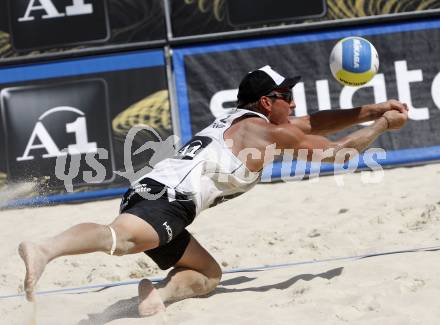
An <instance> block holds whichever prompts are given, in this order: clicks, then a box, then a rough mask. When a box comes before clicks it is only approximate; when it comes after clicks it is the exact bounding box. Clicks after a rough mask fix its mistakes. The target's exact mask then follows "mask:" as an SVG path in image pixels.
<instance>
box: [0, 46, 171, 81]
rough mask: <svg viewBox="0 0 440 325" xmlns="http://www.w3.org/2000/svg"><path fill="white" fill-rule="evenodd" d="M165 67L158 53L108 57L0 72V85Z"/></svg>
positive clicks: (157, 51) (31, 65)
mask: <svg viewBox="0 0 440 325" xmlns="http://www.w3.org/2000/svg"><path fill="white" fill-rule="evenodd" d="M163 65H165V59H164V53H163V51H162V50H152V51H142V52H135V53H129V54H112V55H106V56H96V57H92V58H83V59H71V60H65V61H59V62H52V63H43V64H29V65H23V66H16V67H5V68H2V69H0V84H4V83H13V82H21V81H31V80H38V79H48V78H57V77H70V76H78V75H84V74H92V73H100V72H110V71H120V70H130V69H139V68H148V67H154V66H163Z"/></svg>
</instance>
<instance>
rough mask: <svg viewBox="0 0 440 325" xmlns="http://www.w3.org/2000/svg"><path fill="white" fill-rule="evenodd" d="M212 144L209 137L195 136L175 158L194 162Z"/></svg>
mask: <svg viewBox="0 0 440 325" xmlns="http://www.w3.org/2000/svg"><path fill="white" fill-rule="evenodd" d="M211 142H212V139H211V138H209V137H202V136H195V137H193V138H192V139H191V140H189V141H188V142H187V143H186V144H185V145H184V146H183V147H182V148H181V149H180V150H179V151H178V152H177V155H176V157H175V158H177V159H184V160H192V159H193V158H194V157H195V156H196V155H197V154H198V153H199V152H200V151H202V150H203V149H204V148H206V146H207V145H208V144H210V143H211Z"/></svg>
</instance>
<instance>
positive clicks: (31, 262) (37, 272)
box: [18, 242, 47, 301]
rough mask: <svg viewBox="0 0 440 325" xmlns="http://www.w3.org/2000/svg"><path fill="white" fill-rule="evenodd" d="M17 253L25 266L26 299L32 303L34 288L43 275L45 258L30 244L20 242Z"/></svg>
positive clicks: (39, 249) (38, 248) (40, 251)
mask: <svg viewBox="0 0 440 325" xmlns="http://www.w3.org/2000/svg"><path fill="white" fill-rule="evenodd" d="M18 253H19V254H20V256H21V258H22V259H23V262H24V264H25V266H26V277H25V279H24V290H25V292H26V299H27V300H28V301H34V288H35V285H36V284H37V281H38V279H40V277H41V274H43V271H44V268H45V267H46V264H47V258H46V256H45V254H44V253H43V252H42V250H41V248H40V247H39V246H38V245H37V244H34V243H31V242H21V243H20V245H19V246H18Z"/></svg>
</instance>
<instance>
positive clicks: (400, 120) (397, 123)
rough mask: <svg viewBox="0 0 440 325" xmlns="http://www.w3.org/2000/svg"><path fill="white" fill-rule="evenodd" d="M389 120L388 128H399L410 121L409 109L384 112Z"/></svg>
mask: <svg viewBox="0 0 440 325" xmlns="http://www.w3.org/2000/svg"><path fill="white" fill-rule="evenodd" d="M383 116H384V117H385V118H386V119H387V121H388V130H398V129H400V128H402V127H403V126H404V125H405V123H406V121H408V111H406V110H404V111H398V110H390V111H387V112H385V113H384V114H383Z"/></svg>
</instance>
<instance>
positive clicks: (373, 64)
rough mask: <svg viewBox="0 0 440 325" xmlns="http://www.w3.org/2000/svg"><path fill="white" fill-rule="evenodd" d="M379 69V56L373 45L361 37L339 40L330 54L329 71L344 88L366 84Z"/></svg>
mask: <svg viewBox="0 0 440 325" xmlns="http://www.w3.org/2000/svg"><path fill="white" fill-rule="evenodd" d="M378 69H379V56H378V54H377V51H376V49H375V47H374V46H373V44H371V43H370V42H369V41H367V40H366V39H365V38H362V37H357V36H353V37H347V38H344V39H341V40H340V41H339V42H338V43H336V45H335V46H334V47H333V50H332V52H331V53H330V70H331V71H332V74H333V76H334V77H335V79H336V80H337V81H339V82H340V83H341V84H343V85H345V86H352V87H358V86H362V85H364V84H366V83H367V82H369V81H370V80H371V79H373V77H374V75H375V74H376V73H377V70H378Z"/></svg>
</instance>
